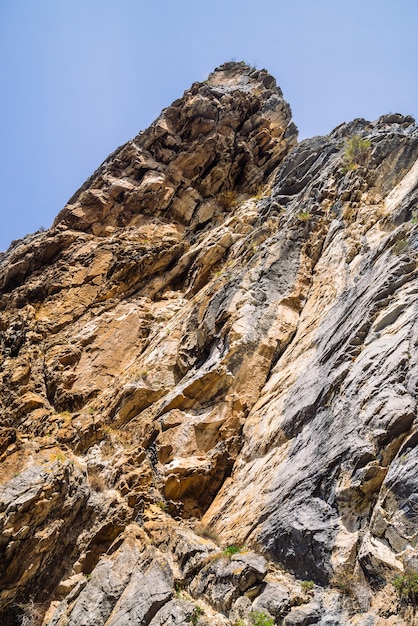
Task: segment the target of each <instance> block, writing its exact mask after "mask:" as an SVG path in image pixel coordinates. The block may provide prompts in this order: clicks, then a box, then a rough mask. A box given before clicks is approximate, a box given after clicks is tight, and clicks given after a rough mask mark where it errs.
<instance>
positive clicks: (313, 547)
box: [0, 62, 418, 626]
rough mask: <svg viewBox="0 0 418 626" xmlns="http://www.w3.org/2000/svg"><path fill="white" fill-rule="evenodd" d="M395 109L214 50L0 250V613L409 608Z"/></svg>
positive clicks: (410, 260) (406, 213)
mask: <svg viewBox="0 0 418 626" xmlns="http://www.w3.org/2000/svg"><path fill="white" fill-rule="evenodd" d="M417 259H418V129H417V127H416V125H415V121H414V120H413V119H412V118H411V117H406V116H402V115H400V114H389V115H383V116H382V117H380V118H379V119H378V120H377V121H375V122H368V121H365V120H362V119H359V120H354V121H353V122H350V123H344V124H342V125H341V126H339V127H337V128H336V129H335V130H334V131H332V132H331V133H330V134H329V135H328V136H326V137H315V138H313V139H306V140H304V141H302V142H300V143H298V142H297V130H296V127H295V126H294V124H293V122H292V121H291V111H290V107H289V105H288V104H287V103H286V101H285V100H284V99H283V94H282V92H281V90H280V89H279V88H278V87H277V85H276V82H275V80H274V78H273V77H272V76H270V75H269V74H268V73H267V71H266V70H256V69H254V68H250V67H248V66H247V65H246V64H245V63H232V62H231V63H226V64H224V65H222V66H221V67H219V68H217V69H216V70H215V71H214V72H213V73H212V74H211V75H210V76H209V78H208V80H207V81H205V82H203V83H195V84H193V85H192V87H191V89H190V90H188V91H186V92H185V93H184V95H183V97H182V98H180V99H179V100H176V101H175V102H174V103H173V104H172V105H171V106H169V107H168V108H167V109H165V110H164V111H163V112H162V113H161V115H160V117H159V118H158V119H157V120H156V121H155V122H154V123H153V124H152V126H151V127H150V128H149V129H147V130H145V131H144V132H142V133H140V134H139V135H138V136H137V137H135V138H134V139H133V140H131V141H129V142H128V143H126V144H125V145H124V146H121V147H120V148H118V149H117V150H116V151H115V152H114V153H113V154H112V155H110V156H109V157H108V158H107V159H106V161H105V162H104V163H103V164H102V165H101V166H100V167H99V168H98V170H97V171H96V172H95V173H94V174H93V175H92V176H91V177H90V178H89V180H88V181H86V183H85V184H84V185H83V186H82V187H81V189H79V190H78V191H77V192H76V193H75V194H74V196H73V197H72V198H71V199H70V201H69V203H68V204H67V205H66V206H65V207H64V209H63V210H62V211H61V212H60V213H59V215H58V216H57V218H56V220H55V222H54V225H53V226H52V227H51V228H50V229H49V230H47V231H45V232H39V233H36V234H34V235H30V236H28V237H26V238H25V239H23V240H20V241H17V242H13V244H12V245H11V247H10V248H9V250H8V251H7V253H5V254H3V255H1V256H0V375H1V381H2V384H1V394H0V435H1V436H0V483H1V484H0V555H1V558H0V623H1V624H4V625H5V626H8V625H11V626H13V625H19V624H25V625H26V626H27V625H29V624H32V625H34V626H87V625H89V626H90V625H91V626H130V625H132V626H133V625H136V624H142V625H148V624H149V625H150V626H177V625H186V624H195V625H196V624H199V625H200V626H205V625H207V626H209V625H219V626H221V625H225V626H227V625H231V626H234V625H235V626H272V625H273V624H277V625H279V626H280V625H283V626H290V625H292V626H304V625H307V624H319V625H322V626H338V625H347V626H366V625H367V626H400V625H402V624H418V619H417V616H416V614H415V604H416V601H417V600H418V553H417V537H418V460H417V446H418V430H417V426H418V418H417V391H418V389H417V374H418V351H417V345H418V322H417V319H418V315H417V313H418V304H417V303H418V280H417V276H418V272H417Z"/></svg>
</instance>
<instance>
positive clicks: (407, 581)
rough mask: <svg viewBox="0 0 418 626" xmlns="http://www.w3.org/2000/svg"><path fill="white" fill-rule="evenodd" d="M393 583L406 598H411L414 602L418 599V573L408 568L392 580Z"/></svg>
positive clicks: (401, 595)
mask: <svg viewBox="0 0 418 626" xmlns="http://www.w3.org/2000/svg"><path fill="white" fill-rule="evenodd" d="M392 585H393V586H394V587H395V589H396V591H397V592H398V593H399V595H400V597H401V598H402V599H404V600H409V601H410V602H413V603H414V604H415V603H416V601H417V600H418V573H417V572H414V571H412V570H406V571H405V572H404V573H403V574H399V576H396V577H395V578H394V579H393V580H392Z"/></svg>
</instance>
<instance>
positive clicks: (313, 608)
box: [283, 602, 321, 626]
mask: <svg viewBox="0 0 418 626" xmlns="http://www.w3.org/2000/svg"><path fill="white" fill-rule="evenodd" d="M320 619H321V609H320V606H319V604H316V603H314V602H310V603H309V604H304V605H303V606H297V607H293V608H292V609H290V612H289V613H288V614H287V615H286V617H285V618H284V622H283V624H284V625H285V626H309V624H318V622H319V621H320Z"/></svg>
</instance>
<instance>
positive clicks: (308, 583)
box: [300, 580, 315, 591]
mask: <svg viewBox="0 0 418 626" xmlns="http://www.w3.org/2000/svg"><path fill="white" fill-rule="evenodd" d="M300 586H301V588H302V591H311V589H313V588H314V587H315V583H314V581H313V580H302V582H301V583H300Z"/></svg>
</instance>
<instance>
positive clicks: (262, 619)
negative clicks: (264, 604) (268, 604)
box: [250, 611, 274, 626]
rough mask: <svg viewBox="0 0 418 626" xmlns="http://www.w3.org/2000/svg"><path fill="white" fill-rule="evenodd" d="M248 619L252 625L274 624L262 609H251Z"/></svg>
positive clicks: (271, 625) (270, 625) (266, 625)
mask: <svg viewBox="0 0 418 626" xmlns="http://www.w3.org/2000/svg"><path fill="white" fill-rule="evenodd" d="M250 620H251V624H252V626H274V619H273V618H272V617H270V615H267V613H263V612H262V611H251V613H250Z"/></svg>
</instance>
